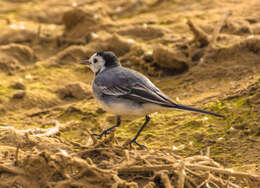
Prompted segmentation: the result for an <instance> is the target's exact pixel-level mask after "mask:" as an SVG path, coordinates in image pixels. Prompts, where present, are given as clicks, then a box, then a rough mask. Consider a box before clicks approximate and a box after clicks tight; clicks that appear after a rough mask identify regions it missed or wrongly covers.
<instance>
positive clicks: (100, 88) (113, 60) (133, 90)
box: [81, 52, 224, 147]
mask: <svg viewBox="0 0 260 188" xmlns="http://www.w3.org/2000/svg"><path fill="white" fill-rule="evenodd" d="M81 64H86V65H88V66H89V67H90V69H91V70H92V71H93V72H94V73H95V78H94V80H93V82H92V90H93V94H94V97H95V98H96V100H97V101H98V102H99V104H100V105H101V107H102V108H103V109H104V110H105V111H108V112H111V113H113V114H116V115H117V123H116V125H114V126H112V127H110V128H108V129H106V130H104V131H102V133H101V134H94V135H95V136H98V137H100V138H101V137H102V136H103V135H106V134H108V133H109V132H110V131H111V130H112V129H114V128H115V127H118V126H119V125H120V123H121V120H120V116H124V115H126V116H128V115H134V116H145V117H146V120H145V122H144V124H143V125H142V127H141V128H140V129H139V131H138V132H137V134H136V136H135V137H134V138H133V139H132V140H131V142H130V144H131V143H135V144H137V145H138V146H140V147H143V145H141V144H139V143H138V142H137V141H136V139H137V138H138V136H139V135H140V133H141V132H142V130H143V129H144V127H145V126H146V125H147V123H148V122H149V120H150V117H149V114H150V113H152V112H157V111H160V110H163V109H182V110H189V111H194V112H200V113H204V114H210V115H213V116H217V117H224V116H222V115H218V114H215V113H212V112H207V111H204V110H200V109H197V108H192V107H188V106H183V105H180V104H176V103H175V102H173V101H172V100H171V99H170V98H169V97H168V96H166V95H165V94H164V93H163V92H162V91H160V90H159V89H158V88H157V87H156V86H155V85H154V84H153V83H152V82H151V81H150V80H149V79H148V78H146V77H145V76H144V75H142V74H141V73H139V72H136V71H134V70H131V69H128V68H125V67H122V66H121V64H120V62H119V60H118V59H117V57H116V55H115V54H114V53H113V52H98V53H95V54H94V55H92V56H91V57H90V59H89V60H82V61H81Z"/></svg>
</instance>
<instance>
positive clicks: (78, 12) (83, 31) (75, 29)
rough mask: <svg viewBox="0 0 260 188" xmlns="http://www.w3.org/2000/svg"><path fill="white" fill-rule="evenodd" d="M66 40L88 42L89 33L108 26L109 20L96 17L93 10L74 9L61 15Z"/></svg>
mask: <svg viewBox="0 0 260 188" xmlns="http://www.w3.org/2000/svg"><path fill="white" fill-rule="evenodd" d="M62 20H63V23H64V25H65V32H64V34H63V36H64V37H65V38H67V39H72V40H82V41H83V42H84V41H88V40H89V36H90V33H91V32H96V31H98V30H100V29H102V28H104V27H105V25H107V24H110V22H109V20H107V19H105V18H103V17H101V16H99V15H97V14H96V13H95V10H91V9H89V10H83V9H81V8H75V9H72V10H69V11H68V12H66V13H64V15H63V19H62Z"/></svg>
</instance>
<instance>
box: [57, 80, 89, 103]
mask: <svg viewBox="0 0 260 188" xmlns="http://www.w3.org/2000/svg"><path fill="white" fill-rule="evenodd" d="M57 93H58V95H59V97H60V98H61V99H65V100H66V99H78V100H82V99H85V98H88V99H89V98H92V96H91V88H90V86H89V85H86V84H83V83H81V82H77V83H69V84H67V85H65V86H64V87H63V88H60V89H59V90H58V91H57Z"/></svg>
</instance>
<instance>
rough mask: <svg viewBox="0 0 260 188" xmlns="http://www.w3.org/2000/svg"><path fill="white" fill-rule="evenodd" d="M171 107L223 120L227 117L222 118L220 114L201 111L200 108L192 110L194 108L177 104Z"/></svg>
mask: <svg viewBox="0 0 260 188" xmlns="http://www.w3.org/2000/svg"><path fill="white" fill-rule="evenodd" d="M169 107H171V108H177V109H181V110H188V111H193V112H200V113H203V114H209V115H212V116H216V117H222V118H224V117H225V116H222V115H219V114H215V113H213V112H208V111H205V110H201V109H198V108H192V107H189V106H184V105H181V104H176V105H172V106H169Z"/></svg>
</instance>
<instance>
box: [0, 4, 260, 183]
mask: <svg viewBox="0 0 260 188" xmlns="http://www.w3.org/2000/svg"><path fill="white" fill-rule="evenodd" d="M0 28H1V29H0V114H1V120H0V125H1V130H0V148H1V149H0V162H1V164H3V165H4V166H0V171H1V174H0V179H1V181H2V180H5V181H2V182H3V183H2V184H1V183H0V186H1V187H84V186H85V187H91V186H95V187H113V186H114V187H138V186H139V187H145V186H147V188H148V187H149V186H150V187H167V186H171V185H174V186H175V187H177V185H178V186H181V185H182V181H181V179H182V178H183V177H184V176H183V175H180V174H181V173H180V172H182V171H181V170H180V171H178V170H176V169H178V168H180V169H184V167H183V168H181V167H180V165H181V163H180V161H181V160H183V161H185V165H187V166H188V167H189V169H188V170H190V171H192V172H190V173H188V172H187V171H186V173H188V174H189V175H187V178H188V179H187V178H186V179H185V178H184V179H185V180H183V183H184V184H185V187H189V186H190V187H196V186H198V185H199V184H201V187H207V185H206V183H207V182H209V183H210V185H209V186H211V187H223V186H224V184H225V186H227V182H229V181H230V182H231V183H234V184H237V185H239V186H241V187H243V186H250V187H255V186H256V187H257V186H258V185H257V181H256V180H255V179H254V178H255V177H253V178H252V177H251V178H252V179H253V181H252V182H256V184H253V183H250V182H251V180H252V179H251V180H248V179H247V178H244V179H247V181H242V180H244V179H243V178H241V179H242V180H241V179H239V178H238V177H240V176H232V175H230V174H226V175H223V174H221V173H220V172H218V173H220V174H217V173H216V172H215V171H213V172H211V173H210V175H212V177H215V178H220V179H221V178H223V182H224V183H223V182H222V183H223V184H221V183H220V180H216V179H215V180H214V181H213V180H212V179H211V180H210V178H209V175H208V176H207V177H206V175H205V174H206V172H207V170H208V171H210V170H209V169H206V170H205V169H204V170H205V172H204V171H203V170H202V169H201V168H199V169H197V171H196V167H194V166H189V165H195V166H196V165H203V164H204V163H205V164H207V165H209V166H210V167H214V168H222V167H225V168H230V169H231V168H232V169H233V170H235V171H240V172H244V173H249V174H252V175H254V174H260V147H259V145H260V107H259V106H260V94H259V93H260V2H259V1H258V0H251V1H243V0H228V1H226V0H225V1H224V0H223V1H222V0H214V1H212V0H187V1H179V0H157V1H156V0H130V1H123V0H118V1H116V0H112V1H105V0H101V1H95V0H81V1H80V0H77V1H70V0H67V1H62V2H61V1H58V0H44V1H30V0H19V1H18V0H17V1H15V0H12V1H4V0H2V1H0ZM105 50H110V51H114V52H115V53H116V54H117V55H118V57H119V59H120V61H121V64H122V65H123V66H126V67H129V68H133V69H135V70H138V71H140V72H142V73H143V74H145V75H147V76H149V77H150V79H151V80H152V81H153V82H154V83H155V84H156V85H157V86H158V87H159V88H161V89H162V90H163V91H164V92H165V93H167V94H168V95H169V96H170V97H171V98H172V99H173V100H174V101H176V102H177V103H181V104H186V105H192V106H195V107H199V108H202V109H206V110H210V111H213V112H216V113H219V114H223V115H225V116H226V118H225V119H220V118H215V117H210V116H205V115H201V114H196V113H190V112H183V111H166V112H163V113H155V114H152V115H151V122H150V123H149V125H148V126H147V128H146V129H145V130H144V131H143V133H142V134H141V136H140V138H139V139H138V141H139V142H140V143H143V144H145V145H146V146H147V147H148V149H146V150H143V149H140V148H138V147H137V148H135V149H133V148H129V146H128V144H127V142H128V141H129V139H131V138H133V136H134V135H135V134H136V132H137V130H138V129H139V127H140V126H141V125H142V123H143V122H144V118H140V119H135V120H131V121H129V120H126V121H124V122H123V123H122V125H121V126H120V127H119V128H117V129H116V131H115V133H114V134H113V135H112V137H108V138H106V139H105V140H95V139H94V138H92V137H91V136H90V134H91V133H99V132H101V131H102V130H103V129H104V128H107V127H109V126H111V125H112V124H114V123H115V118H114V116H113V115H112V114H108V113H106V112H105V111H103V110H102V109H101V108H100V107H99V106H98V105H97V103H96V101H95V100H94V99H93V97H92V93H91V86H90V84H91V80H92V78H93V74H92V73H91V72H90V71H89V70H88V69H87V68H86V67H84V66H82V65H80V64H79V60H80V59H83V58H88V57H90V55H92V54H93V53H95V52H96V51H105ZM53 127H54V128H53ZM52 128H53V129H52ZM55 128H56V129H55ZM58 128H59V129H58ZM107 139H108V140H107ZM17 148H18V149H17ZM199 155H200V156H204V158H199V159H198V158H195V159H194V158H192V157H194V156H199ZM205 156H207V157H205ZM208 157H210V158H208ZM213 160H214V162H212V161H213ZM191 161H192V162H191ZM198 161H199V162H198ZM209 161H210V162H209ZM119 164H120V165H119ZM131 165H132V166H131ZM156 165H157V166H156ZM167 165H168V166H167ZM169 165H172V166H174V165H175V167H176V169H175V168H174V170H173V169H172V168H169ZM129 166H131V168H130V167H129ZM147 166H150V167H151V168H150V170H148V171H145V170H144V169H145V168H147ZM188 167H187V168H188ZM62 169H66V170H62ZM68 169H69V170H68ZM126 169H132V171H131V170H129V171H127V170H126ZM148 169H149V168H148ZM165 170H166V171H165ZM186 170H187V169H186ZM193 170H195V171H194V172H193ZM211 170H212V169H211ZM136 171H137V172H136ZM49 172H51V173H49ZM196 172H197V173H198V174H199V175H198V174H197V175H198V176H200V177H202V178H201V179H199V178H198V177H197V178H196V175H194V174H193V175H192V173H195V174H196ZM133 173H134V174H135V176H133ZM138 173H140V174H138ZM225 173H226V172H225ZM225 173H224V174H225ZM46 174H49V175H46ZM137 174H138V175H137ZM225 176H231V178H230V177H229V178H226V177H225ZM167 177H168V178H167ZM189 178H191V179H193V180H191V179H190V180H189ZM258 178H259V177H258ZM213 179H214V178H213ZM249 179H250V178H249ZM256 179H257V178H256ZM258 180H259V179H258ZM259 181H260V180H259ZM192 182H193V183H192ZM203 182H204V184H203ZM212 182H213V183H212ZM214 182H215V183H214ZM248 182H249V183H248ZM170 184H171V185H170ZM214 184H216V185H214ZM246 184H247V185H246ZM229 186H231V187H232V186H233V187H235V185H229Z"/></svg>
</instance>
